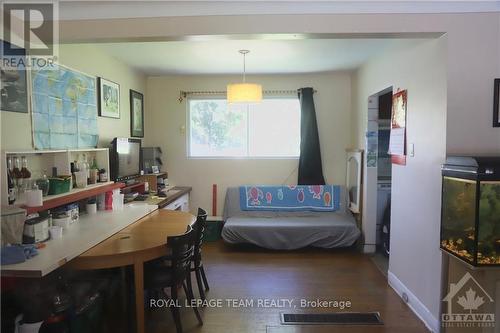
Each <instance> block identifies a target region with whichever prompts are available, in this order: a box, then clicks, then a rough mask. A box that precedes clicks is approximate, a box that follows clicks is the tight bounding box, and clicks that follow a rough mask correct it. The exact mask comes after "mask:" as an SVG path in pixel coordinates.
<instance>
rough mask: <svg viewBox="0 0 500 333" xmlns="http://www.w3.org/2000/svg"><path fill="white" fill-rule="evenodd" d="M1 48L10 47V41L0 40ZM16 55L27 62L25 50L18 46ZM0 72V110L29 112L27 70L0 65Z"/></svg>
mask: <svg viewBox="0 0 500 333" xmlns="http://www.w3.org/2000/svg"><path fill="white" fill-rule="evenodd" d="M0 42H1V43H2V49H4V48H7V47H10V43H9V42H7V41H3V40H0ZM18 50H19V52H18V53H19V54H18V55H17V57H19V58H20V59H22V60H23V61H22V62H23V63H27V62H26V60H27V56H26V50H25V49H21V48H19V49H18ZM0 71H1V73H0V82H1V83H0V98H1V103H0V111H7V112H17V113H29V109H30V103H29V98H28V96H29V89H30V85H29V79H30V77H29V75H28V74H29V73H28V72H29V71H28V70H27V69H26V68H24V66H19V67H17V68H14V67H7V66H2V68H1V70H0Z"/></svg>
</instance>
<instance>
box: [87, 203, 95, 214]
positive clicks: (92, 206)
mask: <svg viewBox="0 0 500 333" xmlns="http://www.w3.org/2000/svg"><path fill="white" fill-rule="evenodd" d="M85 209H86V210H87V214H95V213H97V204H96V203H92V204H87V205H86V206H85Z"/></svg>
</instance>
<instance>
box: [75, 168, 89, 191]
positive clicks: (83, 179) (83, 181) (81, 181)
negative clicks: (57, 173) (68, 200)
mask: <svg viewBox="0 0 500 333" xmlns="http://www.w3.org/2000/svg"><path fill="white" fill-rule="evenodd" d="M75 184H76V187H77V188H85V187H87V171H77V172H75Z"/></svg>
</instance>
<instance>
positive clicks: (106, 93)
mask: <svg viewBox="0 0 500 333" xmlns="http://www.w3.org/2000/svg"><path fill="white" fill-rule="evenodd" d="M98 86H99V89H98V94H99V98H98V100H99V116H101V117H108V118H120V85H119V84H118V83H115V82H113V81H109V80H106V79H103V78H102V77H100V78H98Z"/></svg>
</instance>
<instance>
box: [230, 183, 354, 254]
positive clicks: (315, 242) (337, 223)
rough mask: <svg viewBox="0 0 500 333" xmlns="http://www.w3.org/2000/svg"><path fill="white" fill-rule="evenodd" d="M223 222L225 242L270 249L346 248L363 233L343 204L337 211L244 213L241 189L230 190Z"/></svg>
mask: <svg viewBox="0 0 500 333" xmlns="http://www.w3.org/2000/svg"><path fill="white" fill-rule="evenodd" d="M224 221H225V223H224V228H223V229H222V238H223V239H224V240H225V241H226V242H228V243H231V244H238V243H251V244H255V245H258V246H261V247H264V248H268V249H279V250H292V249H298V248H302V247H306V246H314V247H321V248H334V247H346V246H351V245H352V244H354V242H355V241H356V240H357V239H358V238H359V236H360V234H361V232H360V231H359V229H358V227H357V226H356V221H355V220H354V217H353V216H352V214H351V213H350V212H349V211H347V210H346V209H345V206H344V205H342V208H341V209H340V210H339V211H337V212H269V211H241V210H240V207H239V192H238V188H229V189H228V191H227V193H226V203H225V209H224Z"/></svg>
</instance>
